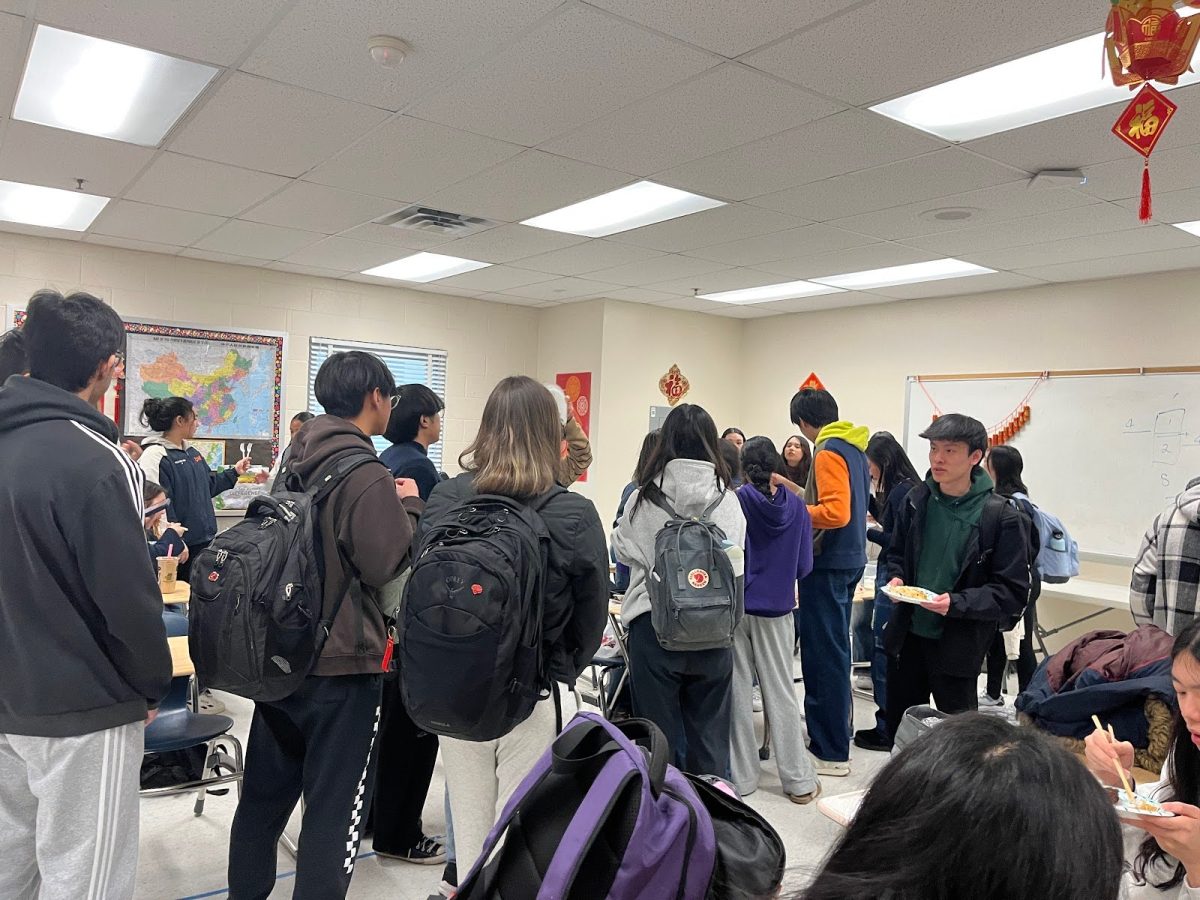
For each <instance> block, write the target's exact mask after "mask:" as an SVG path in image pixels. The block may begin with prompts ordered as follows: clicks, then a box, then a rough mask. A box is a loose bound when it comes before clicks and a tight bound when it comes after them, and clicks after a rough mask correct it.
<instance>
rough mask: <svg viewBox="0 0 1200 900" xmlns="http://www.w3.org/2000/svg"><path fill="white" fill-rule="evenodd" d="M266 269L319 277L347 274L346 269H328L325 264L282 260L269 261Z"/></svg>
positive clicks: (336, 276) (334, 276) (335, 276)
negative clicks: (309, 264)
mask: <svg viewBox="0 0 1200 900" xmlns="http://www.w3.org/2000/svg"><path fill="white" fill-rule="evenodd" d="M263 268H265V269H272V270H274V271H276V272H291V273H292V274H294V275H313V276H316V277H317V278H338V277H340V276H342V275H345V274H346V270H345V269H326V268H324V267H323V266H305V265H301V264H300V263H290V262H284V261H283V260H280V261H278V262H273V263H267V265H265V266H263Z"/></svg>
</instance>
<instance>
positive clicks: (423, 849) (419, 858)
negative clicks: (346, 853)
mask: <svg viewBox="0 0 1200 900" xmlns="http://www.w3.org/2000/svg"><path fill="white" fill-rule="evenodd" d="M375 853H376V854H377V855H379V856H382V857H384V858H385V859H399V860H401V861H403V862H409V863H415V864H416V865H418V866H438V865H441V864H442V863H444V862H445V861H446V848H445V847H444V846H442V844H441V842H440V841H438V840H437V839H436V838H431V837H426V836H424V835H422V837H421V839H420V840H419V841H417V843H416V844H415V845H414V846H412V847H409V848H408V849H407V850H404V851H402V852H400V853H385V852H383V851H382V850H376V851H375Z"/></svg>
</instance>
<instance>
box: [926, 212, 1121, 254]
mask: <svg viewBox="0 0 1200 900" xmlns="http://www.w3.org/2000/svg"><path fill="white" fill-rule="evenodd" d="M1137 224H1138V221H1137V213H1136V212H1133V211H1131V210H1128V209H1123V208H1121V207H1120V206H1116V205H1114V204H1112V203H1097V204H1094V205H1092V206H1081V207H1079V208H1077V209H1067V210H1062V211H1061V212H1052V213H1045V214H1043V215H1040V216H1029V217H1027V218H1024V219H1014V220H1012V221H1011V222H999V223H996V224H994V225H978V226H975V227H973V228H961V229H959V230H958V231H949V232H945V233H943V234H931V235H926V236H924V237H914V238H910V239H908V240H906V241H904V243H905V244H909V245H911V246H913V247H919V248H921V249H922V250H931V251H933V252H935V253H938V254H940V255H942V256H961V255H963V254H966V253H980V252H983V251H986V250H1003V249H1005V248H1007V247H1020V246H1024V245H1027V244H1038V243H1043V242H1046V241H1056V240H1060V239H1061V238H1062V237H1063V235H1076V236H1082V235H1089V234H1103V233H1104V232H1108V231H1121V230H1123V229H1126V228H1133V227H1135V226H1136V225H1137Z"/></svg>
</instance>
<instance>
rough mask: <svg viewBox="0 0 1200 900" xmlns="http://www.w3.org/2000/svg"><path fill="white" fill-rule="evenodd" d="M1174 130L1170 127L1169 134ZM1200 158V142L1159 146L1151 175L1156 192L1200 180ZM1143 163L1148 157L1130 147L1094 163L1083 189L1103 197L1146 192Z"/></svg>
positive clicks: (1109, 198) (1194, 183)
mask: <svg viewBox="0 0 1200 900" xmlns="http://www.w3.org/2000/svg"><path fill="white" fill-rule="evenodd" d="M1170 133H1171V132H1170V131H1169V130H1168V131H1167V134H1170ZM1113 140H1116V138H1113ZM1198 160H1200V146H1192V147H1180V148H1177V149H1175V150H1166V151H1163V150H1156V151H1155V153H1154V156H1153V157H1151V159H1150V177H1151V179H1152V181H1153V184H1154V191H1155V193H1158V192H1160V191H1161V192H1163V193H1170V192H1171V191H1182V190H1187V189H1188V188H1193V187H1196V186H1197V185H1198V184H1200V174H1198V173H1197V161H1198ZM1143 165H1144V160H1143V159H1141V157H1139V156H1138V155H1137V154H1136V153H1133V152H1132V151H1130V152H1128V153H1126V154H1124V156H1122V157H1121V158H1120V159H1115V160H1113V161H1112V162H1107V163H1102V164H1101V165H1098V166H1091V167H1090V168H1089V169H1088V170H1087V172H1086V174H1087V179H1088V183H1087V184H1086V185H1084V186H1083V187H1081V188H1080V190H1081V191H1084V192H1086V193H1088V194H1091V195H1092V196H1094V197H1099V198H1101V199H1103V200H1126V199H1128V198H1130V197H1139V196H1140V194H1141V192H1142V168H1143Z"/></svg>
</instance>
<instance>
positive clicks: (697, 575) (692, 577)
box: [688, 569, 708, 590]
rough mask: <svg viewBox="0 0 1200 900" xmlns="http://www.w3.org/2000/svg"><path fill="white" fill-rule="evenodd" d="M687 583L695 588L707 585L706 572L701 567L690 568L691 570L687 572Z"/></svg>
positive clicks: (702, 587)
mask: <svg viewBox="0 0 1200 900" xmlns="http://www.w3.org/2000/svg"><path fill="white" fill-rule="evenodd" d="M688 584H690V585H691V586H692V587H694V588H695V589H696V590H702V589H704V588H706V587H708V573H707V572H705V571H704V570H703V569H692V571H690V572H688Z"/></svg>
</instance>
